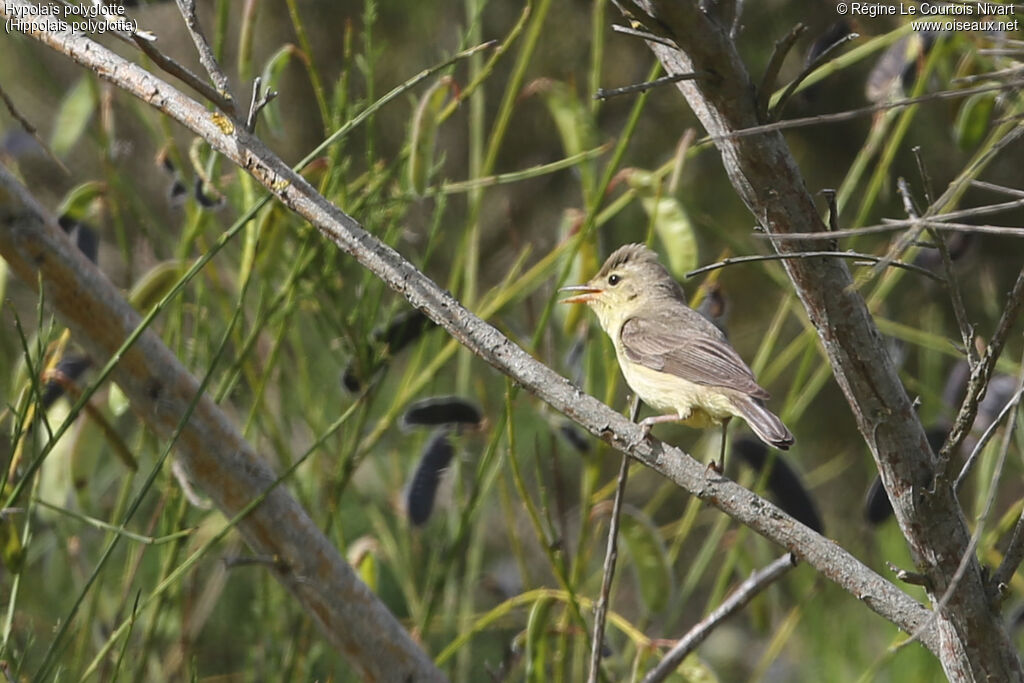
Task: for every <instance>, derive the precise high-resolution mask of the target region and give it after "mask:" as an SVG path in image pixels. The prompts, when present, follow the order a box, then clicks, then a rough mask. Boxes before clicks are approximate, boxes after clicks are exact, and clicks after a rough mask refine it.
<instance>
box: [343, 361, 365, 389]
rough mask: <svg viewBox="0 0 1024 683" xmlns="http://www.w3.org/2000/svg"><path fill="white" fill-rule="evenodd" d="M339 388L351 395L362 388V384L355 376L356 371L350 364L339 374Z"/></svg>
mask: <svg viewBox="0 0 1024 683" xmlns="http://www.w3.org/2000/svg"><path fill="white" fill-rule="evenodd" d="M341 386H343V387H345V388H346V389H348V390H349V391H350V392H351V393H353V394H356V393H359V390H360V389H362V388H363V382H362V380H360V379H359V377H358V376H357V375H356V369H355V367H354V366H353V365H352V364H351V363H349V364H348V366H347V367H346V368H345V371H344V372H342V373H341Z"/></svg>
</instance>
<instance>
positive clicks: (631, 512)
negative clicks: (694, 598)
mask: <svg viewBox="0 0 1024 683" xmlns="http://www.w3.org/2000/svg"><path fill="white" fill-rule="evenodd" d="M618 532H620V533H621V535H622V540H623V542H624V543H625V546H626V552H627V553H629V556H630V566H631V567H632V568H633V571H634V572H635V573H636V578H637V584H638V588H639V589H640V597H641V598H642V599H643V603H644V605H646V606H647V609H649V610H650V611H651V612H658V611H660V610H663V609H665V607H666V606H668V604H669V602H670V600H669V598H670V597H671V596H672V592H673V591H674V590H675V584H674V582H673V578H672V567H671V566H670V565H669V555H668V553H667V552H666V550H665V544H664V543H662V537H660V536H659V535H658V531H657V528H656V527H655V526H654V523H653V522H652V521H651V520H650V518H649V517H648V516H647V515H646V514H645V513H644V512H643V511H642V510H640V509H639V508H634V507H632V506H624V507H623V516H622V520H621V522H620V527H618Z"/></svg>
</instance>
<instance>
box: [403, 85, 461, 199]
mask: <svg viewBox="0 0 1024 683" xmlns="http://www.w3.org/2000/svg"><path fill="white" fill-rule="evenodd" d="M454 83H455V81H454V80H452V77H451V76H443V77H441V78H439V79H438V80H437V82H436V83H434V84H433V85H432V86H430V88H429V89H427V92H425V93H423V97H421V98H420V103H419V104H418V105H417V106H416V113H415V115H414V116H413V119H412V129H411V130H410V131H409V133H410V135H409V138H410V139H409V186H410V187H411V188H412V191H413V192H415V193H416V194H417V195H422V194H423V193H424V192H425V191H426V189H427V184H428V182H429V178H430V170H431V169H432V168H433V166H434V148H435V146H436V144H437V128H438V125H439V124H440V115H441V112H442V110H443V109H444V104H445V100H446V99H447V96H448V90H449V89H450V88H452V87H453V86H454Z"/></svg>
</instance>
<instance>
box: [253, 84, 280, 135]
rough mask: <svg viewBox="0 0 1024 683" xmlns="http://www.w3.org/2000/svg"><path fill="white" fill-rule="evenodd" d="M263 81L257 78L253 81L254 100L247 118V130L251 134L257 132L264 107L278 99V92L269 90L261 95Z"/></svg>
mask: <svg viewBox="0 0 1024 683" xmlns="http://www.w3.org/2000/svg"><path fill="white" fill-rule="evenodd" d="M262 83H263V79H262V78H260V77H259V76H257V77H256V78H254V79H253V81H252V99H251V100H250V101H249V115H248V116H247V117H246V118H245V129H246V130H247V131H249V132H250V133H251V132H253V131H254V130H256V118H257V117H258V116H259V115H260V112H261V111H262V110H263V107H265V106H267V105H268V104H270V103H271V102H272V101H273V100H274V98H275V97H277V91H276V90H271V89H270V88H267V90H266V91H265V92H263V93H262V94H260V85H262Z"/></svg>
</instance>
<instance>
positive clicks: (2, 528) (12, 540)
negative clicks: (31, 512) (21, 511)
mask: <svg viewBox="0 0 1024 683" xmlns="http://www.w3.org/2000/svg"><path fill="white" fill-rule="evenodd" d="M0 559H2V560H3V563H4V566H5V567H6V568H7V571H9V572H10V573H11V574H18V573H20V572H21V569H22V567H24V566H25V548H24V547H23V546H22V545H21V534H20V532H19V531H18V527H17V526H15V524H14V516H13V515H7V516H5V517H2V518H0Z"/></svg>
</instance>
